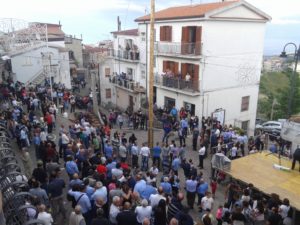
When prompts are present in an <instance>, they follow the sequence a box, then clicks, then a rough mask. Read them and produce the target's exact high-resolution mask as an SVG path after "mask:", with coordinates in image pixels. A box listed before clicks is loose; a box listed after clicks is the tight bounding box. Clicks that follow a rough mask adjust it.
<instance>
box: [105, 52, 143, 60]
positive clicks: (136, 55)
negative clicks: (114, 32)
mask: <svg viewBox="0 0 300 225" xmlns="http://www.w3.org/2000/svg"><path fill="white" fill-rule="evenodd" d="M108 55H109V56H111V57H113V58H115V59H117V60H121V61H126V62H139V61H140V52H139V51H136V50H128V51H127V50H115V49H109V51H108Z"/></svg>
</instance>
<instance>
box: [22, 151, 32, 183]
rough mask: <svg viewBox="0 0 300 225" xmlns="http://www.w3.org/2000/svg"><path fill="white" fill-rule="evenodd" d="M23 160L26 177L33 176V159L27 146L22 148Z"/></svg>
mask: <svg viewBox="0 0 300 225" xmlns="http://www.w3.org/2000/svg"><path fill="white" fill-rule="evenodd" d="M20 157H21V160H22V162H23V165H24V172H25V175H26V177H28V178H29V177H31V174H32V160H31V157H30V154H29V152H28V150H27V148H22V154H21V156H20Z"/></svg>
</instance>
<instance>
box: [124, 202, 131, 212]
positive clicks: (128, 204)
mask: <svg viewBox="0 0 300 225" xmlns="http://www.w3.org/2000/svg"><path fill="white" fill-rule="evenodd" d="M124 209H125V210H130V209H131V205H130V203H129V202H125V203H124Z"/></svg>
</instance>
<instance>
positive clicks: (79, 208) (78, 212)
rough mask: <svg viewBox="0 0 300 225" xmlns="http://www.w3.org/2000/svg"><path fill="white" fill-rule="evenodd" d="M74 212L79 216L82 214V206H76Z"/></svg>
mask: <svg viewBox="0 0 300 225" xmlns="http://www.w3.org/2000/svg"><path fill="white" fill-rule="evenodd" d="M74 212H75V213H76V214H77V215H78V214H81V206H80V205H76V206H75V209H74Z"/></svg>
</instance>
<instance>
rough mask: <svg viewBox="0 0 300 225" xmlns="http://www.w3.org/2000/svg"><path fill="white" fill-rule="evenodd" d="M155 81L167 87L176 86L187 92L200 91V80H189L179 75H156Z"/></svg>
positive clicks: (175, 87)
mask: <svg viewBox="0 0 300 225" xmlns="http://www.w3.org/2000/svg"><path fill="white" fill-rule="evenodd" d="M154 82H155V83H156V84H157V85H161V86H163V87H167V88H174V89H178V90H181V91H187V92H199V81H198V80H197V81H193V80H189V81H186V80H185V79H182V78H179V77H168V76H165V75H156V76H155V79H154Z"/></svg>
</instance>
